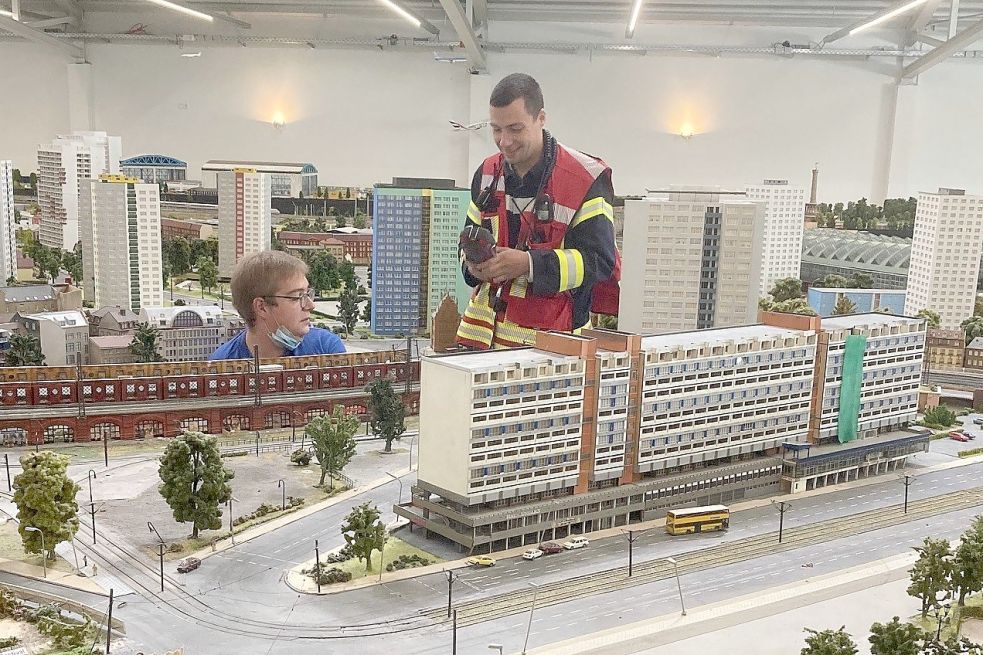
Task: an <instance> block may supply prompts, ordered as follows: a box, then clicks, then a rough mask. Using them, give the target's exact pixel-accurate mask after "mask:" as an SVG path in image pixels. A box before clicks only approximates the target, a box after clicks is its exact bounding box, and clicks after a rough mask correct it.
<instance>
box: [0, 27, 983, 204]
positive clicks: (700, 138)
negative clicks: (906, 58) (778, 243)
mask: <svg viewBox="0 0 983 655" xmlns="http://www.w3.org/2000/svg"><path fill="white" fill-rule="evenodd" d="M87 20H88V19H87ZM119 20H121V21H122V22H127V24H129V21H130V17H129V16H127V17H124V18H121V19H119ZM251 20H252V19H251ZM310 23H311V26H310V28H309V29H310V31H311V33H312V34H315V35H321V34H322V33H323V32H324V31H325V30H326V29H327V27H326V25H327V23H326V22H325V21H315V20H312V21H310ZM441 27H442V29H444V30H445V31H446V30H447V29H449V28H447V27H446V26H443V25H441ZM548 28H549V26H546V27H544V26H542V25H539V26H537V25H527V26H509V28H508V29H507V30H506V29H504V28H496V27H495V24H494V23H493V28H492V31H491V34H490V36H491V38H492V39H496V38H498V39H511V40H514V41H518V40H523V39H525V40H528V41H543V40H553V38H556V37H555V35H556V34H559V35H560V37H562V38H566V39H568V40H571V41H576V40H578V39H579V40H581V41H604V40H607V41H610V40H612V39H613V38H615V36H613V35H614V34H615V33H616V32H617V31H618V29H619V26H611V25H605V26H582V25H580V26H578V25H565V26H556V29H555V30H554V33H551V34H550V36H551V37H552V38H550V39H544V38H536V37H537V36H538V37H542V34H543V30H546V29H548ZM185 29H191V28H188V27H187V26H186V27H185ZM194 29H197V26H195V28H194ZM215 29H219V28H215ZM221 29H224V30H226V31H228V30H229V29H230V28H229V27H227V26H226V27H222V28H221ZM271 29H272V28H271ZM386 29H387V30H388V29H389V26H388V25H387V26H386ZM394 29H395V28H394ZM253 31H254V32H258V33H265V32H263V30H262V29H261V26H259V25H258V24H256V25H255V26H254V30H253ZM371 31H372V30H368V32H371ZM561 32H562V33H561ZM158 33H161V32H158ZM243 33H248V32H243ZM819 36H821V34H819V33H817V32H816V31H815V30H813V31H811V32H809V31H803V30H795V29H794V28H782V29H781V30H777V29H776V30H766V29H763V28H721V27H700V28H696V27H693V28H683V27H678V26H673V27H671V28H667V27H661V28H654V27H652V28H647V29H646V30H644V31H640V33H639V35H638V36H636V40H637V41H639V42H648V43H656V42H658V43H677V44H678V43H697V42H699V43H717V44H721V43H727V44H740V43H748V44H750V43H753V44H756V45H758V46H770V45H771V44H772V43H774V42H776V41H780V40H783V39H785V38H789V39H790V40H792V42H809V41H810V40H816V39H817V38H818V37H819ZM442 38H446V34H445V35H442ZM874 42H876V41H873V42H871V43H874ZM871 43H865V44H857V43H843V46H844V47H859V46H862V45H870V44H871ZM838 45H839V44H838ZM189 50H192V51H195V50H201V51H202V56H201V57H199V58H182V57H180V56H179V53H180V51H179V50H178V48H177V47H175V46H173V45H172V46H162V45H106V44H103V45H93V44H90V45H88V46H87V60H88V61H90V62H91V63H92V88H93V102H92V106H93V122H94V126H93V127H94V128H95V129H100V130H106V131H108V132H109V133H110V134H118V135H120V136H122V137H123V149H124V156H131V155H135V154H142V153H161V154H168V155H172V156H175V157H178V158H181V159H184V160H186V161H188V163H189V173H188V175H189V177H191V178H196V177H200V171H199V170H198V167H199V166H200V165H201V163H202V162H204V161H205V160H207V159H261V160H280V161H310V162H312V163H314V164H315V165H316V166H317V167H318V169H319V171H320V178H319V179H320V181H321V183H322V184H324V183H327V184H358V185H368V184H371V183H373V182H378V181H388V180H389V178H391V177H392V176H394V175H415V176H437V177H450V178H454V179H456V180H457V181H458V183H459V184H467V183H468V182H469V181H470V177H471V172H472V171H473V168H474V166H476V165H477V163H478V162H479V161H480V160H481V159H482V158H483V157H484V156H485V155H486V154H488V153H490V152H491V151H492V150H493V148H494V146H493V144H492V141H491V135H490V132H489V130H487V129H486V130H482V131H481V132H469V133H463V132H453V131H451V130H450V128H449V126H448V124H447V121H448V120H449V119H453V120H457V121H460V122H464V121H465V120H468V121H469V122H473V121H478V120H482V119H484V118H486V117H487V97H488V94H489V92H490V90H491V87H492V86H493V85H494V83H495V82H496V81H497V80H498V79H500V78H501V77H502V76H503V75H504V74H507V73H509V72H513V71H517V70H523V71H527V72H530V73H531V74H533V75H534V76H536V77H537V78H538V79H539V80H540V82H541V84H542V86H543V88H544V90H545V92H546V103H547V112H548V125H549V127H550V128H551V129H552V131H553V133H554V134H555V135H556V136H557V138H558V139H559V140H560V141H561V142H563V143H566V144H568V145H570V146H573V147H575V148H579V149H582V150H584V151H587V152H590V153H592V154H596V155H600V156H602V157H604V158H605V159H606V160H607V161H608V163H610V164H611V165H612V167H613V168H614V180H615V187H616V190H617V192H618V193H622V194H633V193H642V192H643V191H644V189H645V188H646V187H649V188H651V187H657V186H664V185H666V184H674V183H675V184H682V183H685V184H718V185H726V186H743V185H745V184H748V183H756V182H760V180H761V179H763V178H766V177H768V178H774V177H780V178H788V179H789V180H790V181H791V182H792V183H793V184H798V185H802V186H808V184H809V171H810V169H811V168H812V165H813V163H814V162H817V161H818V162H819V163H820V169H821V175H820V186H819V190H820V200H828V201H837V200H850V199H855V198H859V197H860V196H867V197H868V198H872V199H875V200H879V199H880V196H882V195H883V194H884V193H885V192H887V193H888V194H889V195H891V196H898V195H904V196H907V195H910V194H911V195H913V194H916V193H917V192H918V191H921V190H934V189H935V188H936V187H938V186H957V187H965V188H967V189H968V190H969V191H970V192H977V193H979V192H983V180H981V179H980V177H979V176H978V175H977V174H976V173H975V171H978V170H981V169H983V147H981V146H983V123H981V122H980V121H979V120H978V119H977V118H976V111H975V109H974V108H975V107H978V106H980V105H983V62H981V63H974V62H973V61H951V62H947V63H945V64H942V65H939V66H937V67H935V68H932V69H931V70H929V71H928V72H927V73H925V74H924V75H922V77H921V78H920V80H919V81H918V84H917V85H912V86H904V87H901V88H900V89H899V90H898V93H897V121H896V122H895V121H894V120H893V118H894V115H895V113H894V102H895V99H894V96H895V87H894V82H893V73H894V72H895V71H896V70H897V62H896V61H895V60H893V59H888V58H871V59H870V60H869V61H865V60H859V59H857V60H842V59H833V58H822V59H806V58H802V57H797V58H793V59H789V58H782V57H777V56H774V55H752V56H734V55H723V56H720V57H711V56H707V55H703V54H699V55H697V54H678V55H652V54H650V55H648V56H639V55H624V54H621V55H617V54H608V55H599V54H595V55H593V56H592V57H590V56H588V55H587V54H584V53H580V54H542V53H533V52H529V53H523V54H501V53H495V52H491V53H489V54H488V64H489V74H487V75H477V76H475V75H469V74H468V73H467V71H466V70H465V67H464V66H463V65H452V64H445V63H437V62H435V61H434V60H433V54H432V52H430V51H428V50H422V51H412V52H410V51H406V50H403V51H398V50H397V51H369V50H322V49H317V50H314V49H309V48H303V49H300V48H280V49H275V48H253V47H250V48H241V47H225V48H221V47H216V48H209V47H201V46H199V45H195V46H194V47H191V46H185V48H184V51H185V52H187V51H189ZM0 60H3V61H5V62H11V65H10V66H6V67H5V68H4V72H3V73H2V76H3V79H2V82H3V87H4V89H5V90H6V89H13V90H14V92H13V93H6V92H4V93H0V120H2V123H0V124H2V125H4V126H5V129H4V131H3V132H2V133H0V156H2V157H6V158H10V159H12V160H13V162H14V166H15V167H18V168H21V169H22V170H31V169H33V168H34V167H35V166H36V161H35V152H34V149H35V146H36V144H37V143H39V142H43V141H47V140H49V139H50V138H51V137H52V136H53V135H54V134H56V133H57V132H60V131H65V130H67V129H68V127H69V125H68V120H69V117H68V104H69V102H68V88H67V87H68V83H67V79H66V67H67V64H66V62H65V59H63V58H60V57H58V56H56V55H54V54H51V53H50V52H49V51H47V50H45V49H44V48H43V47H41V46H35V45H28V44H25V43H22V42H11V41H2V42H0ZM277 112H282V113H283V115H284V118H285V120H286V127H285V128H284V129H282V130H279V131H278V130H275V129H273V128H272V126H271V124H270V122H271V121H272V118H273V116H274V114H276V113H277ZM686 122H689V123H691V124H692V127H693V129H694V130H695V131H696V132H697V134H696V136H694V137H693V138H692V139H690V140H684V139H682V138H680V137H679V136H678V135H677V133H678V131H679V129H680V128H681V127H682V125H683V124H684V123H686ZM10 126H16V129H10Z"/></svg>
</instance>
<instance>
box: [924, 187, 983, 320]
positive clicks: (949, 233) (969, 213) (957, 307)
mask: <svg viewBox="0 0 983 655" xmlns="http://www.w3.org/2000/svg"><path fill="white" fill-rule="evenodd" d="M981 253H983V196H968V195H966V192H965V191H963V190H962V189H939V191H938V193H920V194H918V208H917V209H916V210H915V232H914V236H913V238H912V242H911V260H910V261H911V263H910V265H909V266H908V290H907V293H906V295H905V314H907V315H909V316H913V315H915V314H917V313H918V312H919V311H921V310H922V309H931V310H932V311H935V312H938V314H939V318H940V319H941V327H942V328H944V329H954V328H958V327H959V324H960V323H962V321H964V320H965V319H967V318H969V317H970V316H972V315H973V308H974V303H975V301H976V282H977V276H978V275H979V271H980V255H981Z"/></svg>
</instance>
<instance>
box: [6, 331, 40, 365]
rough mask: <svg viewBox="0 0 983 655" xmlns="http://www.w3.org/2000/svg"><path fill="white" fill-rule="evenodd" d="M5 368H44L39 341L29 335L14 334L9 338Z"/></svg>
mask: <svg viewBox="0 0 983 655" xmlns="http://www.w3.org/2000/svg"><path fill="white" fill-rule="evenodd" d="M6 365H7V366H44V353H42V352H41V340H40V339H38V338H37V337H35V336H33V335H30V334H15V335H12V336H11V337H10V348H9V349H8V350H7V364H6Z"/></svg>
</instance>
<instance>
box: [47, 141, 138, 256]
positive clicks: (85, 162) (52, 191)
mask: <svg viewBox="0 0 983 655" xmlns="http://www.w3.org/2000/svg"><path fill="white" fill-rule="evenodd" d="M122 149H123V147H122V142H121V139H120V137H118V136H107V135H106V133H105V132H73V133H72V134H70V135H63V136H58V137H56V138H55V140H54V141H52V142H51V143H48V144H44V145H41V146H38V169H39V174H38V203H39V204H40V205H41V231H40V233H39V240H40V241H41V243H42V244H43V245H45V246H48V247H50V248H60V249H62V250H72V249H73V248H74V247H75V244H76V243H78V241H79V189H80V183H81V181H82V180H85V179H89V178H98V177H99V176H100V175H101V174H103V173H109V174H115V173H119V159H120V154H121V152H122Z"/></svg>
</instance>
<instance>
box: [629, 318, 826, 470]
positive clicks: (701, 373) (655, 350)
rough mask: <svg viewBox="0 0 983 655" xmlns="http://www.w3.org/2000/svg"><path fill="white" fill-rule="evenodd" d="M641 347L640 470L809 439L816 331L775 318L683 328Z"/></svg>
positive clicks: (648, 340)
mask: <svg viewBox="0 0 983 655" xmlns="http://www.w3.org/2000/svg"><path fill="white" fill-rule="evenodd" d="M642 352H643V353H644V356H645V373H644V377H643V386H642V411H641V417H642V418H641V426H640V427H641V435H640V445H639V453H638V469H639V471H641V472H647V471H658V470H663V469H667V468H672V467H675V466H679V465H680V464H689V463H694V462H705V461H711V460H714V459H718V458H720V457H722V456H733V455H741V454H745V453H754V452H762V451H765V450H769V449H774V448H778V447H779V446H781V444H782V443H784V442H786V441H798V440H800V439H804V438H805V436H806V434H807V432H808V429H809V409H810V399H811V397H812V379H813V361H814V359H815V354H816V333H815V332H813V331H811V330H809V331H801V330H789V329H786V328H780V327H775V326H771V325H749V326H744V327H735V328H724V329H716V330H701V331H696V332H680V333H677V334H664V335H659V336H652V337H643V338H642ZM776 371H781V373H776Z"/></svg>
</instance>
